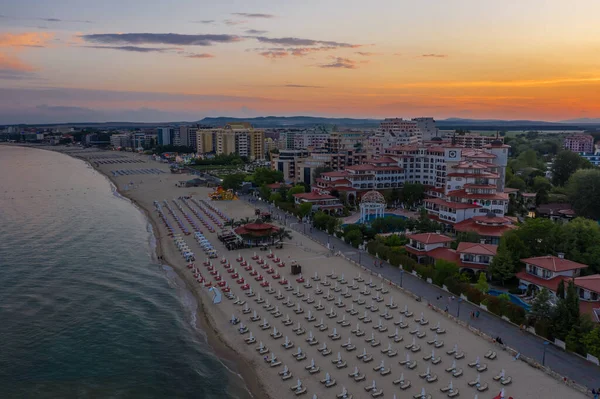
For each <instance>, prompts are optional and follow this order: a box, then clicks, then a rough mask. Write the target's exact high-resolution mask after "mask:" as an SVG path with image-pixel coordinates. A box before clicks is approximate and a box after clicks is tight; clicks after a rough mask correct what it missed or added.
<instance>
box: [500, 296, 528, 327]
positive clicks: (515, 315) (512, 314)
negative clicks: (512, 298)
mask: <svg viewBox="0 0 600 399" xmlns="http://www.w3.org/2000/svg"><path fill="white" fill-rule="evenodd" d="M505 311H506V312H505V313H504V316H506V317H508V318H509V319H510V321H512V322H513V323H515V324H518V325H521V324H523V323H524V322H525V318H526V315H527V313H526V312H525V309H523V308H522V307H520V306H518V305H515V304H514V303H510V302H509V303H508V304H506V308H505Z"/></svg>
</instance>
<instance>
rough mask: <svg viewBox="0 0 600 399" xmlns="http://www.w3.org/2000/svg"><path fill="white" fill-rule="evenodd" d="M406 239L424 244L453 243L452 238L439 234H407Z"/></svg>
mask: <svg viewBox="0 0 600 399" xmlns="http://www.w3.org/2000/svg"><path fill="white" fill-rule="evenodd" d="M406 238H408V239H411V240H415V241H418V242H421V243H423V244H440V243H445V242H451V241H452V238H450V237H448V236H445V235H443V234H438V233H421V234H407V235H406Z"/></svg>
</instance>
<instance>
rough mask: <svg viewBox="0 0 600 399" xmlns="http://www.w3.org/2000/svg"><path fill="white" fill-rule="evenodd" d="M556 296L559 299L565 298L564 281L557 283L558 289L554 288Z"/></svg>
mask: <svg viewBox="0 0 600 399" xmlns="http://www.w3.org/2000/svg"><path fill="white" fill-rule="evenodd" d="M556 296H557V297H558V298H561V299H563V298H564V297H565V281H564V280H560V281H559V282H558V287H556Z"/></svg>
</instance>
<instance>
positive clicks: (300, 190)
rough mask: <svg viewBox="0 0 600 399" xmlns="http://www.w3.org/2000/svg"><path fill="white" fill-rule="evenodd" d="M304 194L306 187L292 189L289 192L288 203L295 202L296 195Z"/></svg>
mask: <svg viewBox="0 0 600 399" xmlns="http://www.w3.org/2000/svg"><path fill="white" fill-rule="evenodd" d="M303 192H304V186H302V185H298V186H294V187H292V188H290V189H289V190H288V192H287V201H288V202H294V194H301V193H303Z"/></svg>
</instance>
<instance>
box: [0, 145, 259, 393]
mask: <svg viewBox="0 0 600 399" xmlns="http://www.w3.org/2000/svg"><path fill="white" fill-rule="evenodd" d="M154 247H155V240H154V237H153V234H152V229H151V227H150V224H149V222H148V220H147V219H146V218H145V216H144V214H143V213H142V212H141V211H140V210H139V209H138V208H136V207H135V206H134V205H133V204H132V203H130V201H129V200H127V199H125V198H123V197H121V196H120V195H119V194H118V193H117V192H116V191H115V188H114V186H113V185H112V184H111V183H110V181H109V180H108V179H107V178H106V177H104V176H103V175H101V174H100V173H98V172H96V171H95V170H94V169H92V168H91V167H90V166H89V165H88V164H86V163H85V162H83V161H82V160H79V159H75V158H72V157H69V156H67V155H64V154H60V153H56V152H51V151H45V150H41V149H33V148H20V147H7V146H0V398H195V399H203V398H207V399H209V398H219V399H222V398H247V397H250V394H249V393H248V391H247V390H246V388H245V385H244V383H243V381H242V380H241V378H239V377H238V376H237V375H236V373H235V371H234V370H235V365H231V364H227V363H226V362H224V361H222V360H220V359H219V357H218V356H217V354H215V352H214V350H213V349H212V348H211V347H210V346H209V345H208V344H207V341H206V335H205V334H204V332H203V331H202V330H200V329H199V327H196V311H197V308H198V304H197V302H196V300H195V297H194V296H193V295H192V294H191V292H189V291H188V290H187V289H186V287H185V284H184V283H183V281H182V280H181V279H180V278H179V277H178V276H177V274H176V273H175V272H174V271H173V270H172V269H171V268H170V267H168V266H165V265H161V264H160V263H158V262H157V260H156V257H155V255H154Z"/></svg>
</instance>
